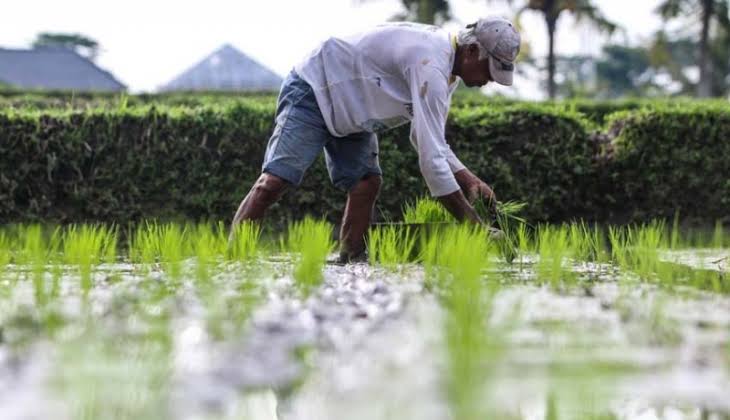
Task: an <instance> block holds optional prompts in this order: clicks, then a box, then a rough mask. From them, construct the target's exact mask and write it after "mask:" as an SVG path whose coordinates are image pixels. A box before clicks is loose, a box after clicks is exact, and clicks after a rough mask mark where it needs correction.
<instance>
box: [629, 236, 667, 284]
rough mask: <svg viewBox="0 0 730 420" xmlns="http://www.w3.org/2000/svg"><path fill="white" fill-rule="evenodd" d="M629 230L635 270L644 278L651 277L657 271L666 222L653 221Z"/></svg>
mask: <svg viewBox="0 0 730 420" xmlns="http://www.w3.org/2000/svg"><path fill="white" fill-rule="evenodd" d="M627 232H628V237H629V243H630V246H631V248H630V254H629V255H630V260H631V265H633V268H634V271H636V273H637V274H638V275H639V276H641V277H642V278H644V279H651V278H652V277H653V276H654V275H655V274H656V272H657V265H658V263H659V252H658V251H659V248H660V247H661V245H662V235H663V232H664V224H663V223H662V222H651V223H649V224H646V225H641V226H639V227H635V228H631V227H629V228H628V231H627Z"/></svg>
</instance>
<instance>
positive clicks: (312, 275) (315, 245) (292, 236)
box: [286, 217, 335, 293]
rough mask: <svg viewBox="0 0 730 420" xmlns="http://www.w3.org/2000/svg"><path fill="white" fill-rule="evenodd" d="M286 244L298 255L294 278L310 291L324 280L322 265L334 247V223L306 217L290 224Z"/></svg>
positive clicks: (299, 284) (306, 290) (306, 291)
mask: <svg viewBox="0 0 730 420" xmlns="http://www.w3.org/2000/svg"><path fill="white" fill-rule="evenodd" d="M286 245H287V248H288V249H289V251H291V252H293V253H295V254H296V256H297V257H296V258H297V261H296V263H295V267H294V279H295V280H296V282H297V284H298V286H299V287H300V288H301V289H302V290H303V291H304V292H305V293H308V292H309V291H310V290H311V289H312V288H314V287H315V286H317V285H319V284H320V283H321V282H322V267H323V266H324V264H325V262H326V259H327V255H328V254H329V253H330V252H332V250H333V249H334V246H335V244H334V241H333V240H332V225H330V224H329V223H327V222H325V221H317V220H314V219H312V218H310V217H305V218H304V220H302V221H300V222H296V223H294V224H292V225H291V226H289V231H288V235H287V242H286Z"/></svg>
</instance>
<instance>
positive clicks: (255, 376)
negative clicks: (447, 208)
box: [0, 251, 730, 420]
mask: <svg viewBox="0 0 730 420" xmlns="http://www.w3.org/2000/svg"><path fill="white" fill-rule="evenodd" d="M727 255H728V254H727V251H724V253H723V251H683V252H681V253H677V252H675V253H666V254H665V255H663V258H665V259H668V260H671V261H674V262H679V263H682V264H687V265H691V266H696V267H698V268H711V267H708V264H715V266H718V265H719V268H717V269H719V270H726V268H725V267H727V266H722V265H721V264H722V261H720V263H715V261H718V260H721V259H722V258H724V257H726V256H727ZM524 261H525V262H524V263H523V264H515V265H513V266H511V267H508V266H498V267H497V268H495V269H494V270H492V271H490V272H488V273H485V281H487V282H499V283H500V284H501V286H500V287H499V288H498V289H497V291H496V293H495V295H494V296H493V305H492V306H493V307H492V310H491V313H490V318H489V320H488V322H487V325H488V328H489V331H490V334H491V333H492V332H493V338H494V340H499V342H500V346H501V347H502V348H503V349H505V350H504V351H501V352H500V353H499V355H498V356H494V355H492V356H490V357H493V358H494V359H493V360H490V361H489V362H490V363H491V364H492V365H493V366H494V367H495V368H494V369H491V370H489V376H488V377H485V378H484V384H485V386H484V391H483V392H484V398H483V401H484V404H488V405H490V406H491V409H492V411H493V412H496V413H500V414H501V416H503V417H504V418H525V419H542V418H546V417H551V418H556V417H555V416H557V418H588V417H587V414H586V413H589V412H590V413H603V414H610V415H612V416H613V417H601V418H620V419H642V420H643V419H703V418H718V419H720V418H727V416H728V415H730V391H728V390H730V368H729V366H730V298H728V297H726V296H720V295H716V294H712V293H708V292H702V291H697V290H693V289H687V290H680V291H676V290H675V291H669V290H666V289H662V288H660V287H657V286H656V285H647V284H644V283H641V282H639V281H638V280H637V279H636V278H634V277H633V276H632V275H631V274H628V273H620V272H619V271H618V270H616V269H615V268H614V267H610V266H598V265H591V264H576V265H575V266H574V267H573V270H574V271H575V272H576V273H577V274H578V275H579V276H582V277H583V278H586V279H590V281H586V282H584V283H581V286H579V287H575V288H572V289H569V290H568V289H565V290H561V289H554V288H551V287H549V286H541V285H538V284H537V282H536V281H535V273H534V272H533V271H532V263H531V260H530V259H529V258H527V259H525V260H524ZM187 269H188V272H189V275H186V276H184V277H183V278H182V279H179V280H176V281H170V279H168V278H166V276H165V274H164V273H163V272H161V271H160V269H159V267H157V268H154V269H153V270H152V271H151V273H148V272H147V271H146V270H143V269H141V268H140V267H135V266H132V265H124V264H120V265H113V266H104V267H102V268H101V269H100V270H99V271H98V272H96V273H95V287H94V289H93V290H92V291H91V292H90V294H89V296H88V297H86V298H84V297H83V294H82V293H81V292H80V290H79V288H78V283H79V280H78V276H77V275H76V274H74V273H73V269H72V268H65V269H64V271H63V274H62V277H61V279H60V280H61V281H60V284H61V285H62V287H61V291H60V295H59V297H58V298H55V299H52V300H51V302H50V303H47V304H45V305H44V306H43V307H42V308H40V307H39V305H38V304H37V303H36V297H35V293H34V290H33V286H32V283H33V282H32V281H31V276H32V275H31V273H29V272H26V270H24V269H23V268H22V267H11V268H10V269H9V270H8V271H9V272H6V273H5V275H4V277H5V278H4V281H5V283H4V284H3V285H2V287H3V289H4V291H3V293H2V295H1V297H0V302H1V304H0V325H1V328H2V329H1V331H2V342H1V343H0V391H1V392H0V414H1V415H0V418H2V419H48V418H54V419H69V420H71V419H78V418H85V419H93V418H119V419H122V418H137V419H146V418H149V419H160V418H170V419H242V418H245V419H343V418H347V419H360V418H362V419H400V418H418V419H448V418H450V413H451V412H452V411H451V409H452V407H450V403H449V398H448V389H446V388H447V386H446V384H447V382H448V381H447V378H448V376H449V372H448V364H447V363H446V360H447V354H446V353H447V349H446V347H445V345H444V328H445V323H444V316H445V311H446V309H445V308H444V307H443V306H442V305H441V304H440V300H439V297H438V295H436V294H434V293H432V292H431V291H428V290H425V289H424V273H423V270H422V268H421V267H419V266H416V265H409V266H404V267H403V268H402V269H401V270H399V271H398V272H390V271H386V270H382V269H379V268H373V267H370V266H367V265H364V264H354V265H348V266H344V267H339V266H327V267H326V268H325V272H324V278H325V281H324V284H323V285H322V286H320V287H319V288H318V289H316V290H314V291H313V292H312V293H311V294H310V295H309V296H307V297H305V296H303V295H302V294H301V293H299V292H297V291H296V287H295V285H294V283H293V280H292V278H291V277H290V271H291V270H290V267H289V264H288V263H287V262H286V259H281V260H267V261H259V262H257V263H256V264H252V265H251V266H246V267H241V266H235V265H228V266H219V267H218V268H217V269H216V270H215V274H214V275H213V277H212V279H211V280H210V281H208V282H207V283H206V284H205V286H204V287H203V286H201V285H200V283H199V282H198V281H196V280H195V279H194V275H193V274H192V273H193V272H194V262H193V261H189V262H187ZM50 271H51V270H50V269H49V273H47V275H46V277H45V281H47V282H51V281H52V274H51V273H50ZM57 318H58V319H63V322H60V323H54V322H53V320H54V319H57ZM54 325H57V326H55V327H54ZM49 331H52V332H49ZM722 416H725V417H722Z"/></svg>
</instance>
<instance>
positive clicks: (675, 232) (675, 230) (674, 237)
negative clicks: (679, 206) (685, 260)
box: [669, 212, 680, 249]
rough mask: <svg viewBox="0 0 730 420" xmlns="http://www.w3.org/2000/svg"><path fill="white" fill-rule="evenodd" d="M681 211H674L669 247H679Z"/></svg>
mask: <svg viewBox="0 0 730 420" xmlns="http://www.w3.org/2000/svg"><path fill="white" fill-rule="evenodd" d="M679 235H680V232H679V212H675V213H674V220H673V221H672V231H671V234H670V237H669V248H670V249H678V248H679Z"/></svg>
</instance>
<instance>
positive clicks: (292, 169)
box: [262, 70, 382, 191]
mask: <svg viewBox="0 0 730 420" xmlns="http://www.w3.org/2000/svg"><path fill="white" fill-rule="evenodd" d="M323 148H324V152H325V161H326V163H327V171H328V172H329V176H330V179H331V180H332V183H333V184H334V185H335V186H336V187H337V188H340V189H342V190H345V191H348V190H350V189H351V188H352V187H354V186H355V184H357V182H358V181H360V180H361V179H362V178H364V177H365V176H367V175H369V174H375V175H382V171H381V170H380V164H379V162H378V138H377V136H376V135H375V133H369V132H362V133H355V134H351V135H348V136H345V137H335V136H333V135H332V134H330V132H329V130H327V125H326V123H325V121H324V117H322V112H321V111H320V110H319V106H318V105H317V100H316V98H315V96H314V92H313V91H312V87H311V86H310V85H309V84H308V83H307V82H305V81H304V79H302V78H301V77H299V75H298V74H297V73H296V72H295V71H294V70H292V72H291V73H289V75H288V76H287V78H286V80H284V83H283V84H282V87H281V92H280V93H279V99H278V105H277V109H276V127H275V128H274V132H273V134H272V135H271V138H270V139H269V144H268V146H267V147H266V154H265V155H264V164H263V167H262V171H263V172H267V173H270V174H273V175H276V176H278V177H280V178H283V179H285V180H286V181H289V182H291V183H292V184H294V185H299V184H300V183H301V182H302V178H303V177H304V172H306V170H307V169H308V168H309V167H310V166H311V165H312V163H313V162H314V160H315V159H316V158H317V156H319V153H320V152H321V151H322V149H323Z"/></svg>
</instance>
